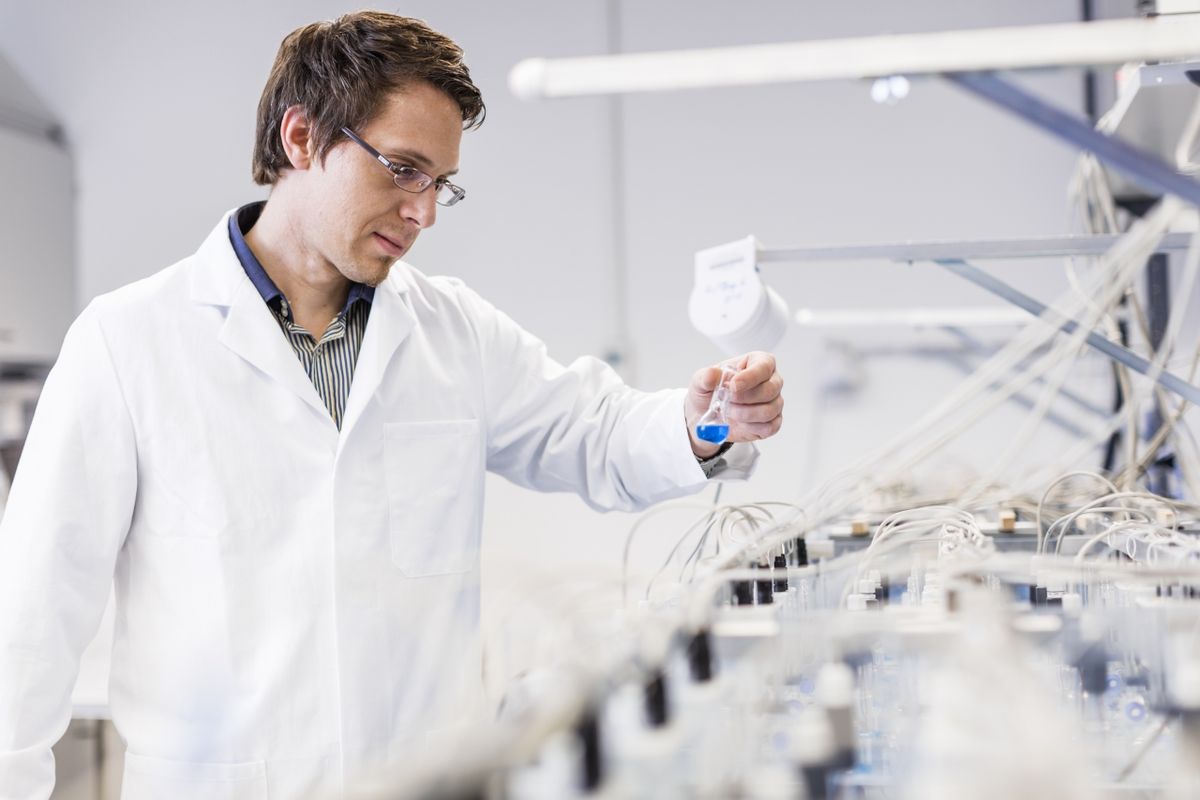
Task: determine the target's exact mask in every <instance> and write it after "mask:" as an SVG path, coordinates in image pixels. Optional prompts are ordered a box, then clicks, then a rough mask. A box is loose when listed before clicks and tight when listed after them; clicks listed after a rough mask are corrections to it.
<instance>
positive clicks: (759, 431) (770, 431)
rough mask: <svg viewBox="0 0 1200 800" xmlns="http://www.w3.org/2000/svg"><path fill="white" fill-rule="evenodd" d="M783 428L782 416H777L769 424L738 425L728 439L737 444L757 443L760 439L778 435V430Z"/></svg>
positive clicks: (748, 423)
mask: <svg viewBox="0 0 1200 800" xmlns="http://www.w3.org/2000/svg"><path fill="white" fill-rule="evenodd" d="M782 427H783V415H782V414H781V415H779V416H778V417H776V418H775V419H773V420H771V421H770V422H747V423H738V425H737V428H736V430H735V431H731V433H733V435H732V436H730V437H729V438H731V439H734V440H736V441H739V442H757V441H759V440H760V439H769V438H771V437H772V436H774V435H775V434H777V433H779V429H780V428H782Z"/></svg>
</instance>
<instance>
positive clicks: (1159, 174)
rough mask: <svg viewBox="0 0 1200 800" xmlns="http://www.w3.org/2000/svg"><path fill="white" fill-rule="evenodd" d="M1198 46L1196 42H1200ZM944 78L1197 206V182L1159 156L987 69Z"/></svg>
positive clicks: (1199, 201)
mask: <svg viewBox="0 0 1200 800" xmlns="http://www.w3.org/2000/svg"><path fill="white" fill-rule="evenodd" d="M1198 47H1200V46H1198ZM946 78H947V79H948V80H950V81H951V82H952V83H955V84H957V85H958V86H961V87H962V88H964V89H966V90H967V91H969V92H971V93H972V94H974V95H976V96H978V97H981V98H983V99H985V100H988V101H990V102H992V103H994V104H996V105H998V106H1000V107H1002V108H1004V109H1006V110H1007V111H1011V112H1012V113H1014V114H1016V115H1017V116H1019V117H1021V118H1022V119H1024V120H1025V121H1027V122H1030V123H1032V124H1034V125H1036V126H1037V127H1039V128H1041V129H1042V130H1044V131H1046V132H1047V133H1049V134H1051V135H1053V136H1056V137H1058V138H1059V139H1061V140H1063V141H1065V142H1068V143H1070V144H1073V145H1075V146H1076V147H1080V148H1083V149H1084V150H1087V151H1089V152H1091V153H1093V154H1094V155H1095V156H1096V158H1098V159H1100V160H1101V161H1103V162H1104V163H1106V164H1108V165H1109V166H1110V167H1112V168H1113V169H1115V170H1117V171H1118V172H1121V173H1123V174H1124V175H1126V176H1127V177H1128V178H1130V179H1131V180H1133V181H1134V182H1135V183H1138V184H1139V185H1141V186H1143V187H1145V188H1147V189H1150V190H1151V191H1153V192H1154V193H1155V194H1171V195H1175V196H1176V197H1179V198H1181V199H1183V200H1186V201H1187V202H1189V203H1191V204H1192V205H1194V206H1200V183H1197V182H1196V181H1194V180H1192V179H1191V178H1188V177H1186V176H1184V175H1180V174H1179V173H1178V172H1176V171H1175V170H1174V169H1173V168H1171V167H1170V166H1169V165H1167V164H1165V163H1163V162H1162V161H1161V160H1159V159H1158V158H1155V157H1154V156H1152V155H1150V154H1148V153H1145V152H1143V151H1141V150H1138V149H1137V148H1135V147H1132V146H1130V145H1128V144H1126V143H1125V142H1123V141H1121V140H1120V139H1116V138H1113V137H1111V136H1106V135H1104V134H1103V133H1100V132H1099V131H1097V130H1095V129H1094V128H1092V126H1090V125H1088V124H1087V123H1086V122H1084V121H1083V120H1081V119H1077V118H1076V117H1073V116H1071V115H1070V114H1068V113H1066V112H1065V111H1063V110H1061V109H1059V108H1056V107H1055V106H1054V105H1052V104H1050V103H1047V102H1046V101H1044V100H1042V99H1041V98H1039V97H1036V96H1034V95H1032V94H1030V93H1029V92H1027V91H1025V90H1024V89H1022V88H1020V87H1018V86H1016V85H1015V84H1012V83H1009V82H1008V81H1006V80H1004V79H1003V78H1001V77H1000V76H998V75H996V74H995V73H991V72H975V73H967V72H962V73H947V74H946Z"/></svg>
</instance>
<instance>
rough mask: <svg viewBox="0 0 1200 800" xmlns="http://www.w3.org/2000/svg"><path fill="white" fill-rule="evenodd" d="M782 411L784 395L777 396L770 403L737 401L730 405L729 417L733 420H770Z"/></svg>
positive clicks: (748, 421)
mask: <svg viewBox="0 0 1200 800" xmlns="http://www.w3.org/2000/svg"><path fill="white" fill-rule="evenodd" d="M782 413H783V398H782V397H776V398H775V399H774V400H772V401H770V402H769V403H755V404H753V405H745V404H743V403H735V404H734V405H732V406H730V407H729V419H730V421H731V422H745V423H760V422H770V421H772V420H773V419H775V418H776V417H778V416H779V415H780V414H782Z"/></svg>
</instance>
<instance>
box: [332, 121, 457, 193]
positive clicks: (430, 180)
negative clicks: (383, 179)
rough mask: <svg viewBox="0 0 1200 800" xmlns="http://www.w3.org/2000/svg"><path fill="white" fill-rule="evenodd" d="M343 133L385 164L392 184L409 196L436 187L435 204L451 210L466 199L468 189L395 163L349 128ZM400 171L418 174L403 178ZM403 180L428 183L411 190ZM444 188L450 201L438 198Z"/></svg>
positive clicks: (345, 128) (406, 165)
mask: <svg viewBox="0 0 1200 800" xmlns="http://www.w3.org/2000/svg"><path fill="white" fill-rule="evenodd" d="M342 133H344V134H346V138H348V139H349V140H350V141H352V142H354V143H355V144H357V145H358V146H359V147H361V148H362V149H363V150H366V151H367V152H368V153H370V154H371V157H372V158H374V159H375V160H376V161H378V162H379V163H380V164H383V166H384V167H386V168H387V171H388V172H390V173H392V183H394V184H396V188H397V189H400V190H402V191H405V192H408V193H409V194H421V192H424V191H425V190H426V189H428V188H429V187H430V186H434V187H436V188H435V189H434V195H433V197H434V202H436V203H437V204H438V205H439V206H442V207H444V208H449V207H450V206H453V205H456V204H458V203H459V202H461V201H462V200H463V198H465V197H466V196H467V191H466V189H463V188H462V187H461V186H457V185H455V184H453V183H451V182H450V181H448V180H446V179H445V178H434V177H432V176H430V175H429V174H427V173H425V172H422V171H421V170H419V169H417V168H416V167H414V166H412V165H410V164H396V163H394V162H393V161H392V160H391V159H389V158H388V157H387V156H385V155H384V154H383V153H381V152H379V151H378V150H376V149H375V148H374V147H372V146H371V145H369V144H367V143H366V142H365V141H364V140H363V138H362V137H361V136H359V135H358V134H357V133H355V132H354V131H352V130H350V129H349V128H347V127H343V128H342ZM400 170H411V171H412V172H414V173H416V174H415V175H414V176H413V177H411V178H403V177H402V176H401V175H400ZM401 180H405V181H408V182H412V181H414V180H415V181H418V182H420V181H421V180H424V181H426V183H425V185H424V186H422V187H421V188H420V189H410V188H408V187H407V186H404V185H402V184H401V183H400V181H401ZM442 187H445V188H447V189H449V190H450V199H449V200H446V201H445V202H443V201H442V200H440V199H439V198H438V193H439V192H441V190H442Z"/></svg>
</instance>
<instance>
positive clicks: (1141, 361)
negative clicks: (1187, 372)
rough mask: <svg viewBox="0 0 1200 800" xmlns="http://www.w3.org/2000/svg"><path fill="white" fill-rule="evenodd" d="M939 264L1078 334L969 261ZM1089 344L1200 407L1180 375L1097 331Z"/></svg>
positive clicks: (1199, 395)
mask: <svg viewBox="0 0 1200 800" xmlns="http://www.w3.org/2000/svg"><path fill="white" fill-rule="evenodd" d="M936 263H938V264H939V265H941V266H942V267H945V268H946V269H947V270H949V271H950V272H953V273H954V274H955V275H958V276H959V277H960V278H964V279H966V280H968V281H970V282H971V283H973V284H975V285H976V286H978V287H980V288H981V289H986V290H987V291H989V292H991V293H992V294H994V295H996V296H997V297H1000V298H1002V299H1004V300H1006V301H1008V302H1009V303H1012V304H1013V305H1015V306H1017V307H1018V308H1023V309H1025V310H1026V311H1028V312H1029V313H1030V314H1033V315H1034V316H1036V317H1040V318H1041V319H1042V321H1043V322H1047V323H1049V324H1051V325H1054V326H1056V327H1057V328H1058V329H1059V330H1061V331H1063V332H1064V333H1067V334H1071V333H1075V332H1076V331H1078V330H1079V327H1080V326H1079V323H1078V322H1076V321H1075V320H1073V319H1070V318H1068V317H1062V316H1060V315H1058V314H1057V313H1055V312H1053V311H1051V310H1050V309H1049V308H1048V307H1047V306H1046V305H1045V304H1044V303H1041V302H1039V301H1037V300H1035V299H1033V298H1032V297H1030V296H1029V295H1027V294H1025V293H1023V292H1021V291H1020V290H1018V289H1016V288H1014V287H1012V286H1010V285H1008V284H1007V283H1005V282H1004V281H1002V280H1000V279H999V278H997V277H995V276H994V275H989V274H988V273H986V272H984V271H983V270H981V269H980V268H979V267H976V266H975V265H974V264H968V263H967V262H966V261H962V260H958V259H939V260H938V261H937V262H936ZM1086 341H1087V343H1088V345H1089V346H1090V347H1092V348H1094V349H1096V350H1099V351H1100V352H1101V353H1104V354H1105V355H1106V356H1108V357H1109V358H1111V359H1113V360H1114V361H1119V362H1120V363H1122V364H1124V365H1125V366H1127V367H1129V368H1130V369H1132V370H1134V371H1136V372H1139V373H1141V374H1142V375H1146V376H1151V375H1153V377H1154V380H1155V381H1157V382H1158V383H1159V384H1160V385H1161V386H1162V387H1163V388H1166V389H1170V390H1171V391H1172V392H1175V393H1176V394H1177V395H1179V396H1180V397H1183V398H1185V399H1187V401H1188V402H1190V403H1194V404H1200V386H1193V385H1192V384H1190V383H1188V382H1187V381H1185V380H1184V379H1183V378H1180V377H1179V376H1178V375H1175V374H1173V373H1170V372H1167V371H1165V370H1163V371H1160V372H1158V373H1157V374H1154V373H1155V368H1154V365H1153V364H1152V363H1151V362H1150V361H1149V360H1147V359H1146V358H1143V357H1142V356H1140V355H1138V354H1137V353H1135V352H1133V351H1132V350H1129V349H1128V348H1125V347H1122V346H1121V345H1119V344H1117V343H1115V342H1113V341H1111V340H1109V339H1105V338H1104V337H1103V336H1101V335H1100V334H1098V333H1096V332H1095V331H1089V332H1088V334H1087V337H1086Z"/></svg>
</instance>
